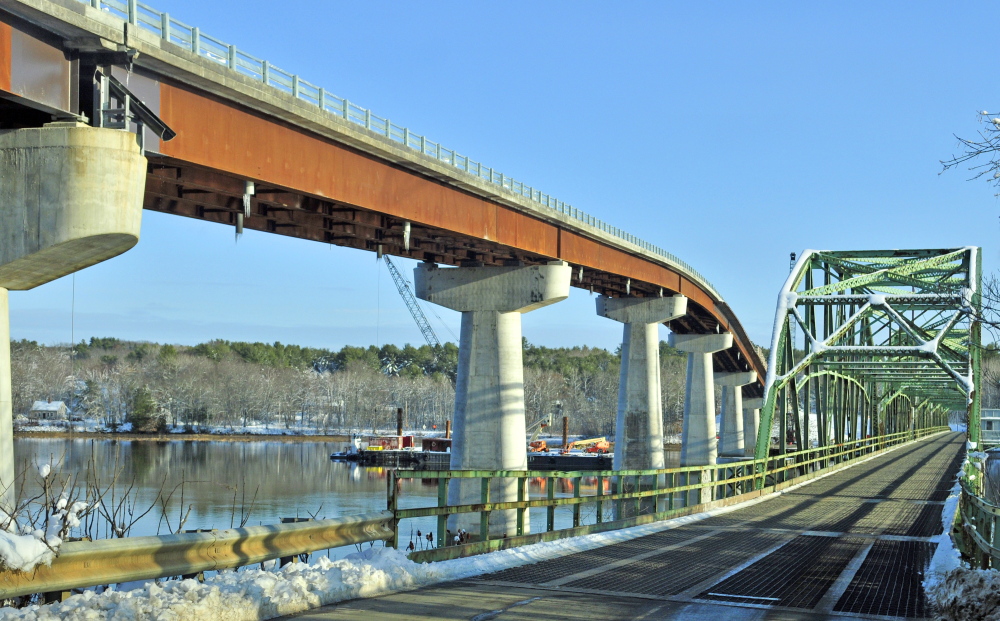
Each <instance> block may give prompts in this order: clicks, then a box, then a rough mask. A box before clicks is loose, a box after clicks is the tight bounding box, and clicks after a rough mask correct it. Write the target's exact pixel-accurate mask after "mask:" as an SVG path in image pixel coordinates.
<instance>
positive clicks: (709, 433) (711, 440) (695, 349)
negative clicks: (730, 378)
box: [670, 332, 733, 504]
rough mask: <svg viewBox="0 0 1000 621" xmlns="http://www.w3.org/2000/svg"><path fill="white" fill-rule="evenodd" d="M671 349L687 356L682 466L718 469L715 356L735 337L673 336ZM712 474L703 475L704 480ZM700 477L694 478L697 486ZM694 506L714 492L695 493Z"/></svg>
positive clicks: (729, 344)
mask: <svg viewBox="0 0 1000 621" xmlns="http://www.w3.org/2000/svg"><path fill="white" fill-rule="evenodd" d="M670 345H671V346H673V347H676V348H677V349H679V350H680V351H683V352H687V355H688V360H687V384H686V386H685V393H684V427H683V430H682V435H681V466H714V465H715V464H716V460H717V458H718V442H717V440H716V430H715V377H714V374H713V367H712V354H713V353H715V352H717V351H723V350H725V349H729V348H730V347H732V346H733V335H732V334H730V333H728V332H725V333H723V334H671V335H670ZM707 473H708V471H704V472H702V474H701V478H704V477H705V476H706V475H707ZM696 477H697V475H692V477H691V482H692V483H694V482H695V479H696ZM690 496H691V497H690V498H689V499H688V500H689V501H690V500H693V498H694V497H697V500H695V501H694V504H697V503H703V502H708V501H709V500H711V497H712V494H711V489H710V488H703V489H702V490H701V494H696V493H692V494H691V495H690Z"/></svg>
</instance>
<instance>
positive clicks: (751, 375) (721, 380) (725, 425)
mask: <svg viewBox="0 0 1000 621" xmlns="http://www.w3.org/2000/svg"><path fill="white" fill-rule="evenodd" d="M756 381H757V372H756V371H746V372H743V373H716V374H715V383H716V384H717V385H719V386H722V429H721V430H720V432H719V455H721V456H723V457H743V456H744V455H745V454H746V445H747V442H748V440H747V437H748V436H747V435H746V427H745V425H744V420H743V389H742V388H741V387H742V386H746V385H747V384H752V383H753V382H756Z"/></svg>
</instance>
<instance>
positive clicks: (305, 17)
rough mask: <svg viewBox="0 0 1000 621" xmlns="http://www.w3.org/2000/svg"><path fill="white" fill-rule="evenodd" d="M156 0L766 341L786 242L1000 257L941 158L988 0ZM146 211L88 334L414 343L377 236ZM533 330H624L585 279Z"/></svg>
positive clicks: (969, 108)
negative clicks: (677, 283)
mask: <svg viewBox="0 0 1000 621" xmlns="http://www.w3.org/2000/svg"><path fill="white" fill-rule="evenodd" d="M150 3H151V4H153V6H155V7H156V8H158V9H159V10H164V11H169V12H170V13H171V14H172V15H174V16H175V17H176V18H177V19H179V20H181V21H183V22H185V23H188V24H192V25H196V26H199V27H200V28H201V29H202V31H203V32H205V33H207V34H210V35H212V36H214V37H216V38H219V39H222V40H223V41H225V42H227V43H234V44H236V45H237V46H239V47H240V48H241V49H244V50H246V51H248V52H249V53H251V54H254V55H256V56H258V57H261V58H266V59H268V60H269V61H271V62H272V63H273V64H274V65H276V66H278V67H281V68H282V69H285V70H288V71H292V72H295V73H299V74H300V75H302V76H303V77H304V78H306V79H308V80H310V81H311V82H313V83H317V84H320V85H322V86H324V87H325V88H327V89H328V90H329V91H331V92H333V93H335V94H337V95H339V96H344V97H347V98H349V99H351V100H352V101H355V102H357V103H358V104H359V105H362V106H365V107H369V108H371V109H372V110H373V111H374V112H375V113H377V114H379V115H381V116H387V117H389V118H391V119H392V120H393V122H395V123H398V124H400V125H405V126H408V127H409V128H410V129H411V130H413V131H415V132H418V133H422V134H426V135H427V136H428V137H430V138H432V139H434V140H438V141H441V142H442V143H443V144H444V145H445V146H448V147H450V148H454V149H456V150H458V151H460V152H461V153H463V154H468V155H469V156H470V157H473V158H475V159H478V160H480V161H482V162H484V163H486V164H488V165H491V166H493V167H494V168H496V169H497V170H499V171H502V172H503V173H504V174H507V175H510V176H512V177H514V178H516V179H519V180H523V181H524V182H526V183H529V184H531V185H533V186H535V187H538V188H542V189H543V190H544V191H546V192H549V193H551V194H552V195H555V196H557V197H559V198H561V199H562V200H564V201H566V202H568V203H571V204H573V205H574V206H576V207H578V208H581V209H584V210H586V211H588V212H590V213H593V214H595V215H597V216H598V217H600V218H602V219H604V220H606V221H609V222H611V223H612V224H615V225H617V226H620V227H622V228H624V229H625V230H627V231H630V232H633V233H636V234H638V235H640V236H641V237H644V238H645V239H647V240H649V241H652V242H654V243H656V244H658V245H660V246H661V247H663V248H666V249H668V250H669V251H671V252H673V253H674V254H676V255H677V256H679V257H681V258H682V259H684V260H685V261H687V262H688V263H690V264H692V265H694V266H695V267H696V268H697V269H698V270H699V271H701V272H702V273H703V274H705V275H706V277H708V278H709V280H711V281H712V282H713V283H714V284H715V286H716V287H717V288H718V290H719V291H720V292H721V293H722V295H723V296H724V297H725V298H726V299H727V301H728V302H729V303H730V304H731V306H732V307H733V308H734V309H735V310H736V312H737V314H738V315H739V317H740V318H741V320H742V322H743V324H744V326H745V327H746V329H747V331H748V333H749V334H750V336H751V338H753V339H754V340H755V341H758V342H760V343H762V344H767V342H768V340H769V339H770V327H771V324H772V322H773V318H774V304H775V299H776V295H777V291H778V288H779V287H780V285H781V283H782V281H783V280H784V278H785V276H786V275H787V272H788V255H789V252H792V251H795V252H798V251H800V250H801V249H803V248H828V249H858V248H903V247H921V248H924V247H952V246H963V245H980V246H983V247H984V268H985V269H986V270H987V271H992V270H993V269H995V266H996V264H997V258H998V253H1000V246H998V244H997V243H996V239H997V233H998V232H1000V227H998V223H1000V221H998V214H1000V204H998V202H997V199H996V198H995V197H994V193H995V190H994V189H993V188H991V187H990V186H989V185H988V184H986V183H985V182H981V181H979V182H967V181H966V179H967V177H968V176H969V175H967V174H964V173H963V172H962V171H958V172H949V173H946V174H944V175H940V176H939V175H938V172H939V171H940V164H939V163H938V161H939V160H941V159H945V158H947V156H949V155H950V154H951V153H953V152H954V151H955V150H956V149H957V146H956V141H955V139H954V138H953V136H952V134H953V133H957V134H959V135H966V136H968V135H972V134H974V132H975V131H976V130H977V129H978V127H979V126H978V125H977V123H976V118H975V111H976V110H981V109H988V110H991V111H993V109H994V108H997V109H998V111H1000V92H998V86H997V80H996V77H995V76H994V75H993V68H992V62H993V59H994V58H995V51H996V50H995V41H994V39H995V36H994V33H993V32H992V30H991V28H990V26H991V25H992V21H991V19H990V16H991V15H992V14H993V13H994V12H995V10H996V5H995V4H992V3H987V2H962V3H950V2H949V3H940V2H939V3H930V2H880V3H872V2H830V3H826V4H825V5H823V6H820V5H819V4H818V3H803V2H760V3H748V2H735V1H733V2H705V3H695V2H683V3H682V2H633V3H628V2H626V3H609V2H588V1H576V2H537V1H536V2H502V3H493V2H491V3H487V2H437V1H422V2H411V3H402V2H383V1H372V0H366V1H365V2H350V3H348V2H330V1H328V0H285V1H284V2H260V1H257V2H252V1H243V2H235V1H231V0H217V1H215V2H204V1H197V2H196V1H194V0H150ZM143 217H144V220H143V232H142V240H141V242H140V243H139V245H138V246H137V247H136V248H135V249H133V250H132V251H130V252H129V253H127V254H125V255H123V256H121V257H119V258H116V259H113V260H111V261H109V262H108V263H106V264H103V265H100V266H96V267H93V268H90V269H88V270H86V271H84V272H81V273H80V274H78V275H77V277H76V337H77V338H78V339H79V338H84V337H89V336H91V335H99V336H116V337H120V338H125V339H143V340H151V341H160V342H165V341H166V342H175V343H185V344H194V343H198V342H201V341H204V340H207V339H210V338H213V337H218V338H226V339H231V340H259V341H275V340H280V341H282V342H286V343H297V344H301V345H311V346H321V347H340V346H342V345H344V344H356V345H367V344H370V343H374V342H376V339H378V340H379V341H380V342H382V343H385V342H394V343H398V344H402V343H405V342H411V343H419V342H421V338H420V333H419V332H418V331H417V329H416V327H415V326H414V324H413V323H412V321H411V319H410V317H409V315H408V314H407V313H406V309H405V307H404V306H403V304H402V302H401V300H400V299H399V297H398V295H397V294H396V292H395V290H394V288H393V286H392V283H391V281H390V279H389V277H388V274H387V273H385V270H384V268H383V269H382V272H381V275H379V272H378V265H377V263H376V261H375V259H374V255H372V254H368V253H364V252H361V251H357V250H347V249H342V248H333V249H331V248H329V247H326V246H324V245H322V244H316V243H312V242H306V241H298V240H291V239H288V238H283V237H280V236H276V235H267V234H262V233H253V232H250V233H248V234H247V235H245V236H244V237H243V239H242V240H241V241H240V242H239V243H238V244H235V243H234V241H233V230H232V228H230V227H224V226H220V225H212V224H204V223H200V222H197V221H194V220H187V219H183V218H177V217H174V216H165V215H161V214H156V213H151V212H145V213H144V216H143ZM400 263H401V267H403V266H405V268H406V269H405V270H404V271H406V272H409V269H410V268H411V267H412V265H413V263H412V262H409V261H406V262H402V261H401V262H400ZM70 297H71V286H70V279H69V278H68V277H67V278H64V279H62V280H60V281H57V282H54V283H50V284H48V285H45V286H43V287H39V288H38V289H36V290H34V291H31V292H13V293H12V294H11V307H12V311H11V323H12V326H11V327H12V332H13V336H14V337H15V338H31V339H37V340H40V341H44V342H47V343H55V342H68V341H69V340H70ZM437 312H438V313H439V314H440V316H441V317H442V318H443V319H444V321H445V323H447V324H448V325H449V326H450V327H451V330H453V331H454V332H456V333H457V332H458V328H457V326H458V316H457V314H456V313H453V312H451V311H447V310H444V309H437ZM431 321H432V323H433V324H434V325H435V327H436V328H437V329H438V331H439V334H440V335H441V336H442V337H443V338H445V339H452V338H453V337H452V336H451V335H450V334H449V333H448V331H447V330H445V329H444V328H442V327H441V324H440V322H438V321H437V319H436V318H435V317H434V316H433V315H431ZM524 334H525V336H526V337H527V338H528V339H529V340H531V341H532V342H536V343H540V344H545V345H553V346H557V345H565V346H570V345H597V346H602V347H608V348H614V347H615V346H616V345H617V343H618V341H619V339H620V329H619V326H618V324H615V323H613V322H611V321H609V320H605V319H599V318H597V317H596V316H595V315H594V303H593V299H592V298H591V297H590V295H589V294H587V293H586V292H583V291H580V290H574V291H573V294H572V296H571V298H570V299H569V300H568V301H566V302H563V303H561V304H558V305H555V306H552V307H549V308H546V309H542V310H539V311H535V312H533V313H530V314H528V315H525V317H524Z"/></svg>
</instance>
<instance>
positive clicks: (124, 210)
mask: <svg viewBox="0 0 1000 621" xmlns="http://www.w3.org/2000/svg"><path fill="white" fill-rule="evenodd" d="M145 184H146V158H144V157H143V156H142V155H141V154H140V151H139V146H138V144H137V143H136V139H135V134H132V133H130V132H125V131H121V130H116V129H103V128H96V127H90V126H88V125H84V124H82V123H75V122H68V123H50V124H48V125H46V126H44V127H40V128H29V129H15V130H7V131H0V197H3V198H2V200H3V208H2V209H0V287H3V288H4V289H10V290H25V289H33V288H34V287H37V286H39V285H42V284H44V283H47V282H49V281H52V280H55V279H57V278H60V277H62V276H65V275H67V274H70V273H73V272H75V271H78V270H81V269H83V268H85V267H88V266H91V265H94V264H96V263H100V262H101V261H104V260H106V259H110V258H111V257H114V256H117V255H119V254H121V253H123V252H125V251H126V250H128V249H130V248H131V247H132V246H134V245H135V244H136V243H137V242H138V241H139V228H140V224H141V222H142V201H143V192H144V190H145Z"/></svg>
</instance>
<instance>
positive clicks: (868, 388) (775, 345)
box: [756, 247, 982, 459]
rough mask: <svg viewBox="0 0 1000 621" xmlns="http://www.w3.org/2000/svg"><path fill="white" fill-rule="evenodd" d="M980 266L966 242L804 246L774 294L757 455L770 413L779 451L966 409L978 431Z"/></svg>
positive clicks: (974, 437)
mask: <svg viewBox="0 0 1000 621" xmlns="http://www.w3.org/2000/svg"><path fill="white" fill-rule="evenodd" d="M981 272H982V266H981V257H980V251H979V249H978V248H974V247H967V248H955V249H946V250H871V251H858V252H830V251H815V250H807V251H805V252H804V253H803V254H802V255H801V257H800V258H799V260H798V262H797V263H796V264H795V266H794V268H793V269H792V273H791V274H790V275H789V277H788V280H787V281H785V284H784V286H783V287H782V289H781V293H780V294H779V296H778V308H777V312H776V313H775V319H774V334H773V337H772V340H771V352H770V360H769V363H768V371H767V379H766V384H765V397H764V407H763V408H762V410H761V421H760V422H761V424H760V426H759V432H758V437H757V450H756V456H757V458H758V459H762V458H764V457H766V456H767V455H768V453H769V451H770V447H771V441H772V440H771V434H772V427H773V424H774V422H775V420H777V422H778V434H779V442H778V444H779V446H780V449H779V450H780V451H781V452H782V453H784V452H785V451H786V449H787V447H788V444H789V440H792V441H793V443H794V444H795V445H797V446H796V447H795V448H797V449H799V450H801V449H803V448H807V447H808V446H811V440H810V438H811V437H812V436H815V437H816V438H817V441H818V443H819V446H826V445H828V444H831V443H833V444H839V443H843V442H845V441H848V440H852V439H858V438H859V437H866V436H869V435H878V434H880V433H892V432H899V431H906V430H909V429H913V428H914V427H924V426H927V425H928V424H945V423H946V422H947V419H946V418H945V417H946V416H947V412H948V411H951V410H966V409H967V410H968V424H969V440H970V442H973V443H975V442H978V440H979V407H980V396H979V391H978V386H979V374H980V325H979V322H978V321H977V319H976V318H977V317H978V316H979V310H980V305H981V300H980V288H981V287H980V284H981ZM776 416H777V419H776V418H775V417H776ZM813 416H815V423H813V420H812V419H813ZM814 424H815V428H814V427H813V426H814ZM973 446H975V444H973Z"/></svg>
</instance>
